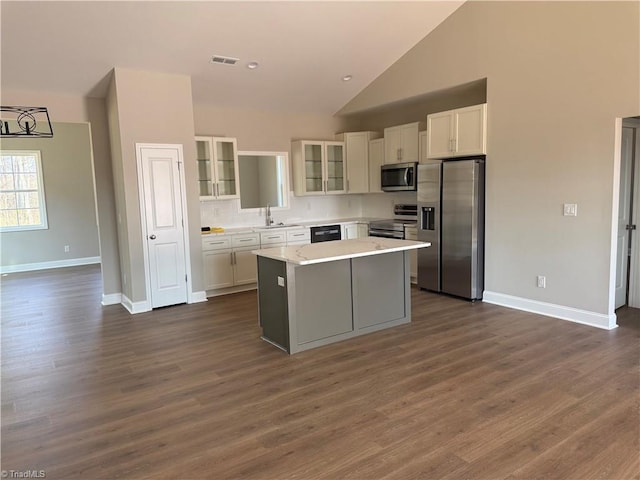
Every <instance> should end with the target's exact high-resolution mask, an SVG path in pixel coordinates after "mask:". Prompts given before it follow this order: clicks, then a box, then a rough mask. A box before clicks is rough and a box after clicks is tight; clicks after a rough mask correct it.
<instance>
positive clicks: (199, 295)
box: [189, 290, 207, 303]
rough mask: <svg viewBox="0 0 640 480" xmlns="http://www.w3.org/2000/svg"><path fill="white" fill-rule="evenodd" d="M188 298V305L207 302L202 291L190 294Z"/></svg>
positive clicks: (205, 294)
mask: <svg viewBox="0 0 640 480" xmlns="http://www.w3.org/2000/svg"><path fill="white" fill-rule="evenodd" d="M190 297H191V298H190V299H189V303H200V302H206V301H207V292H205V291H204V290H202V291H200V292H191V295H190Z"/></svg>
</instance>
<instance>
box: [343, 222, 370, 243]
mask: <svg viewBox="0 0 640 480" xmlns="http://www.w3.org/2000/svg"><path fill="white" fill-rule="evenodd" d="M368 236H369V224H368V223H364V222H353V223H345V224H344V225H342V239H343V240H348V239H350V238H363V237H368Z"/></svg>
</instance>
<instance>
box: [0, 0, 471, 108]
mask: <svg viewBox="0 0 640 480" xmlns="http://www.w3.org/2000/svg"><path fill="white" fill-rule="evenodd" d="M462 3H463V1H408V2H402V1H372V2H362V1H355V2H350V1H326V2H313V1H297V2H280V1H259V2H247V1H224V2H208V1H195V2H164V1H136V2H127V1H107V2H102V1H68V2H58V1H6V0H3V1H2V2H0V19H1V28H2V30H1V40H2V46H1V62H2V71H1V86H2V88H3V89H10V90H27V91H43V92H52V93H61V94H70V95H80V96H93V97H102V96H104V95H105V93H106V85H107V84H108V78H109V73H110V71H111V70H112V69H113V67H123V68H132V69H139V70H148V71H156V72H165V73H175V74H183V75H188V76H190V77H191V79H192V88H193V99H194V103H198V104H200V103H203V104H215V105H218V106H226V107H235V108H252V109H265V110H289V111H305V112H317V113H335V112H336V111H338V110H339V109H340V108H341V107H342V106H343V105H344V104H346V103H347V102H348V101H349V100H350V99H351V98H353V97H354V96H355V95H356V94H357V93H358V92H360V91H361V90H362V89H363V88H365V87H366V86H367V85H368V84H369V83H371V82H372V81H373V80H374V79H375V78H376V77H377V76H378V75H380V74H381V73H382V72H384V71H385V70H386V69H387V68H388V67H389V66H391V65H392V64H393V63H394V62H395V61H396V60H398V58H400V57H401V56H402V55H403V54H405V53H406V52H407V51H408V50H409V49H411V47H413V46H414V45H415V44H416V43H417V42H419V41H420V40H421V39H422V38H424V37H425V36H426V35H427V34H429V32H431V31H432V30H433V29H434V28H435V27H436V26H437V25H438V24H440V23H441V22H442V21H443V20H444V19H446V18H447V17H448V16H449V15H450V14H451V13H453V12H454V11H455V10H456V9H457V8H458V7H459V6H460V5H461V4H462ZM214 55H222V56H229V57H234V58H237V59H239V60H238V62H237V63H236V64H235V65H233V66H231V65H225V64H214V63H211V62H210V60H211V57H212V56H214ZM250 62H257V63H258V64H259V66H258V68H255V69H250V68H247V64H248V63H250ZM346 75H350V76H352V79H351V80H349V81H343V77H344V76H346Z"/></svg>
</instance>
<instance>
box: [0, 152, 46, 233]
mask: <svg viewBox="0 0 640 480" xmlns="http://www.w3.org/2000/svg"><path fill="white" fill-rule="evenodd" d="M0 155H1V157H0V231H3V232H11V231H18V230H38V229H44V228H47V210H46V208H45V202H44V185H43V183H42V163H41V161H40V152H39V151H28V150H20V151H6V150H3V151H1V152H0Z"/></svg>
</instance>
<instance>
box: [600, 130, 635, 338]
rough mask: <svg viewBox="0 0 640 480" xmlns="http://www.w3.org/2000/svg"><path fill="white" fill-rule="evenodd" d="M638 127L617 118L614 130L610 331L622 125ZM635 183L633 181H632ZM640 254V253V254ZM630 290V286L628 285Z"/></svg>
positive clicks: (613, 321) (613, 314) (613, 323)
mask: <svg viewBox="0 0 640 480" xmlns="http://www.w3.org/2000/svg"><path fill="white" fill-rule="evenodd" d="M623 124H624V125H625V126H629V125H631V126H638V127H640V121H638V120H637V119H635V118H632V117H626V118H621V117H619V118H616V120H615V128H614V132H615V133H614V152H613V202H612V205H613V208H612V211H611V236H610V241H611V252H610V255H609V308H608V317H609V329H611V328H616V327H617V326H618V325H617V322H616V320H617V316H616V308H615V305H616V270H617V266H616V259H617V255H618V245H617V243H618V242H617V238H618V213H619V210H620V170H621V165H622V125H623ZM632 181H633V179H632ZM637 187H638V188H637V190H636V191H635V193H636V194H638V195H640V186H637ZM638 253H640V252H638ZM627 288H630V285H627Z"/></svg>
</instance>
